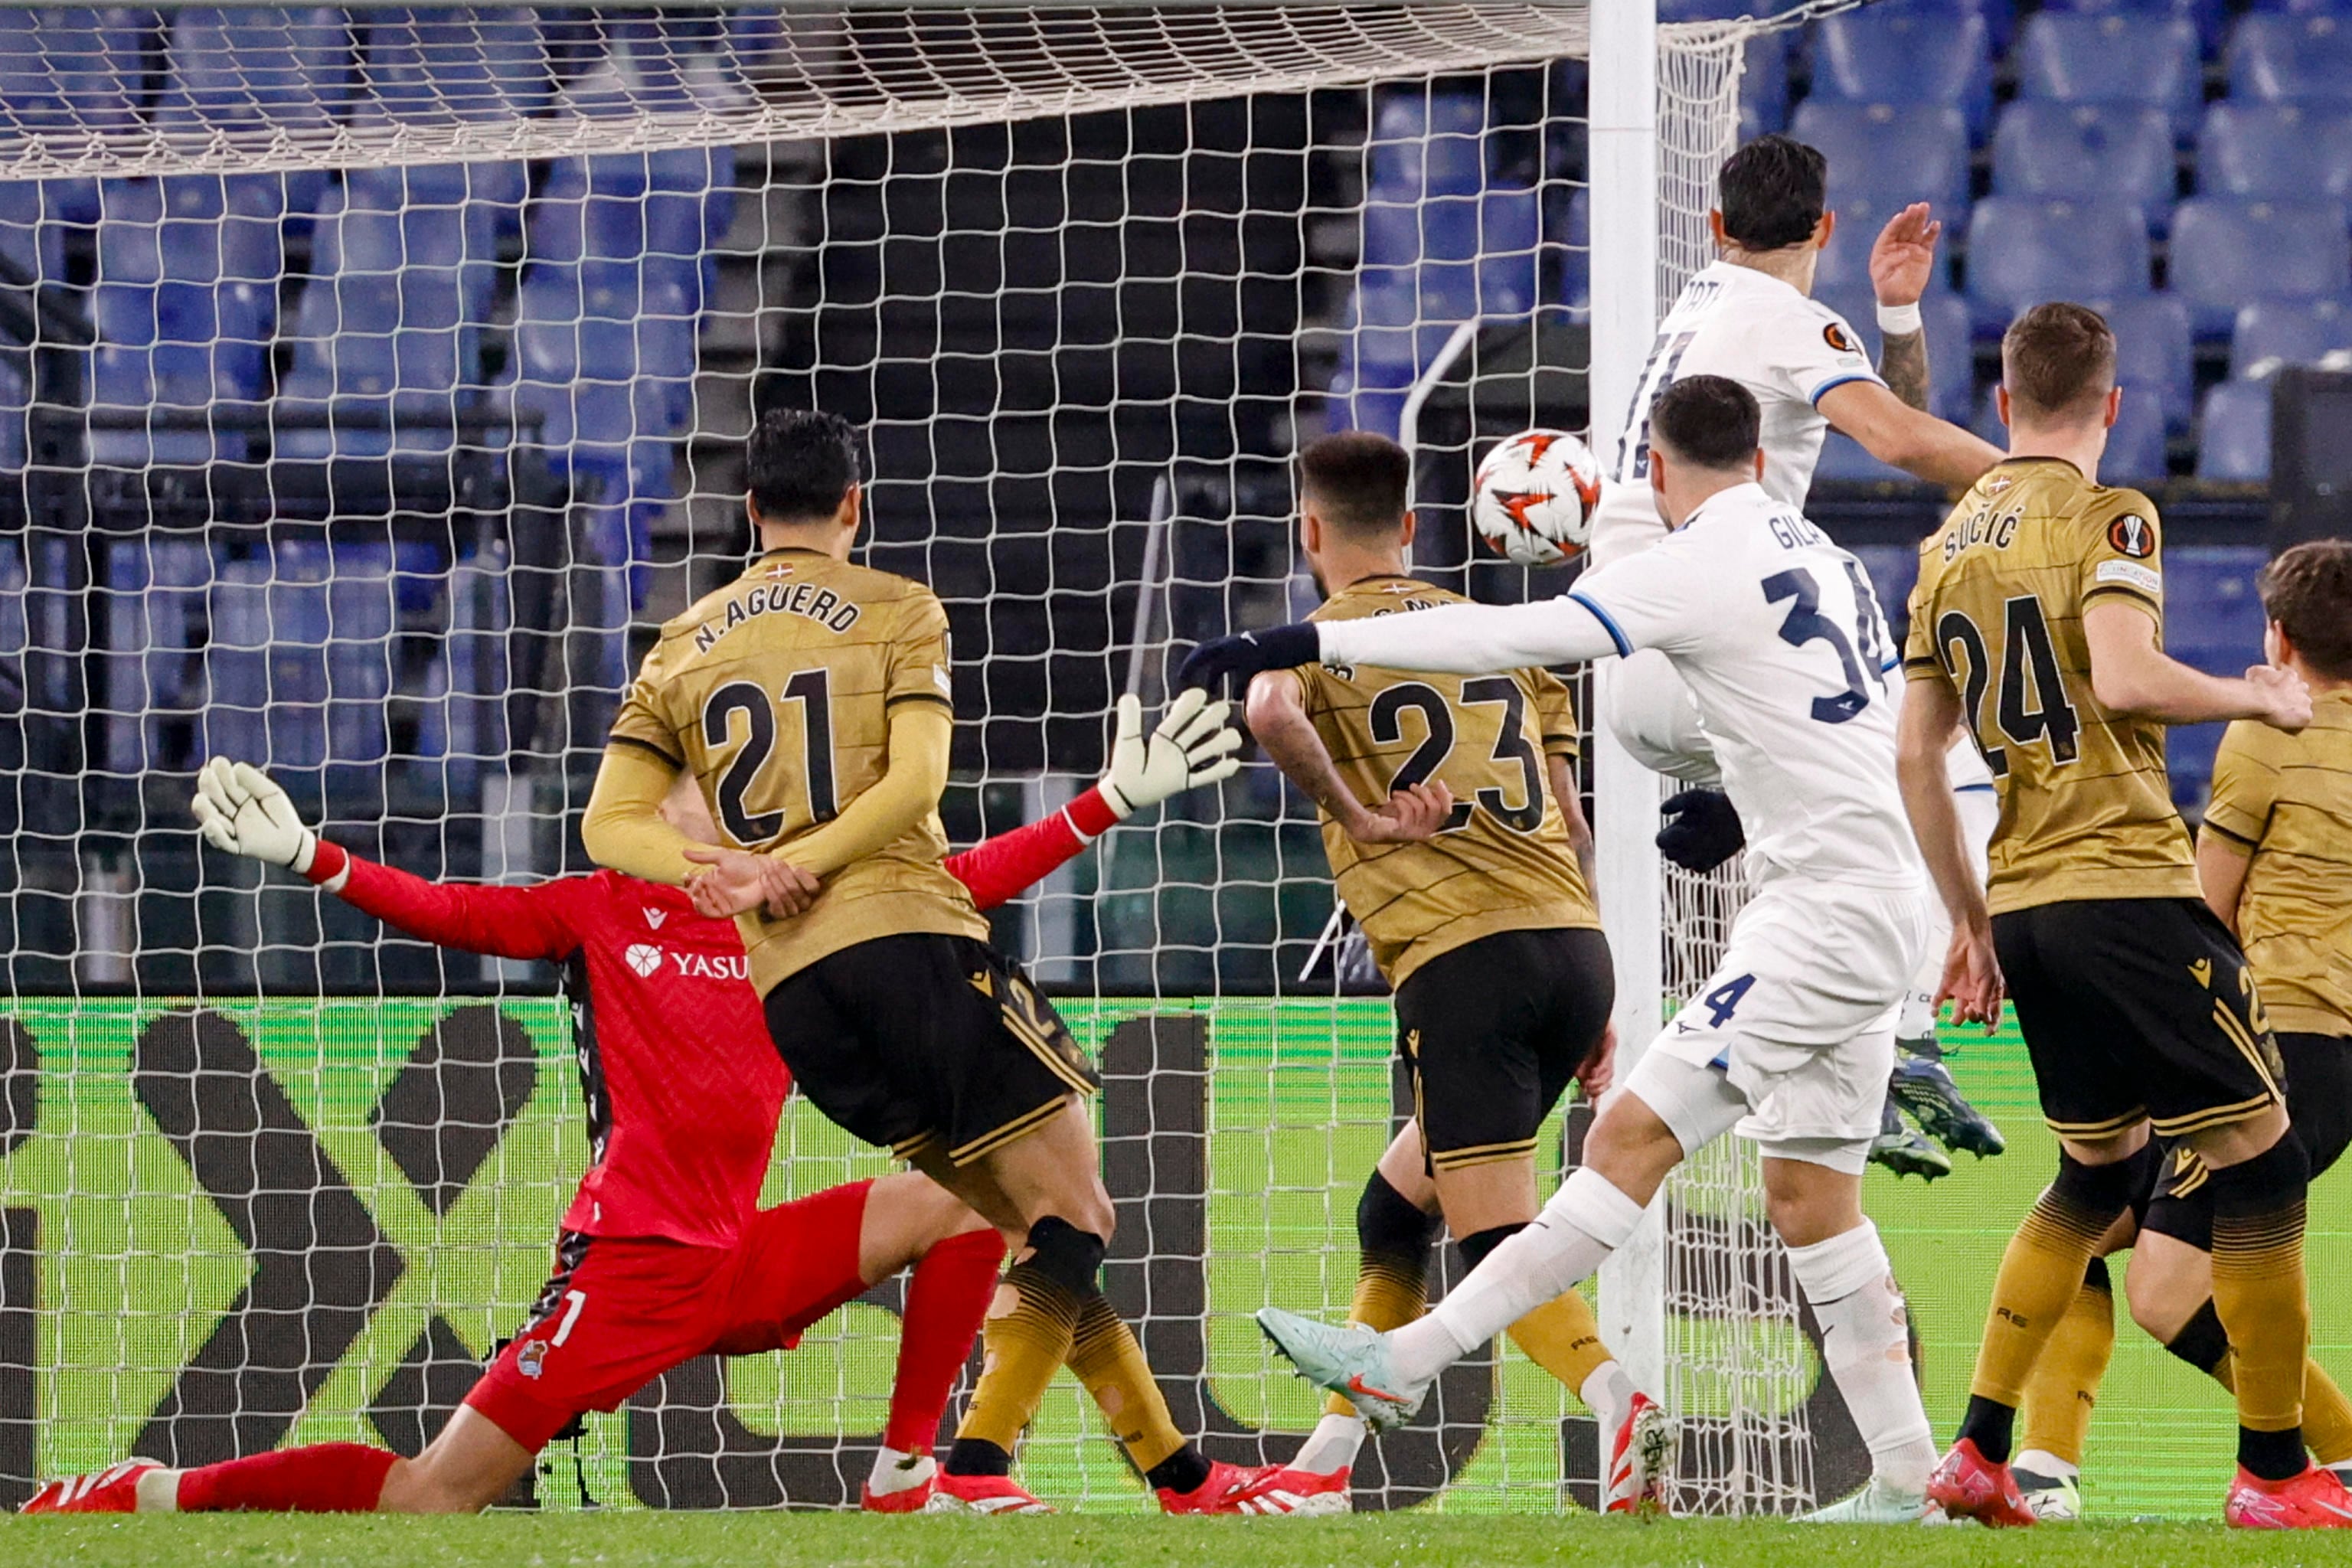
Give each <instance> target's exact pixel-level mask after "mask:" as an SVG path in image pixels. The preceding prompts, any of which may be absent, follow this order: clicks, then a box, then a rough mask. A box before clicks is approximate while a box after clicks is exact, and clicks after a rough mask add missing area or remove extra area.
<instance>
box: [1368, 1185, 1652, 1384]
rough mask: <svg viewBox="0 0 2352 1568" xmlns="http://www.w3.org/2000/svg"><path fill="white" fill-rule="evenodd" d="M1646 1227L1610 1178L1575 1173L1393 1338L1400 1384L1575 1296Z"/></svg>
mask: <svg viewBox="0 0 2352 1568" xmlns="http://www.w3.org/2000/svg"><path fill="white" fill-rule="evenodd" d="M1641 1221H1642V1205H1640V1204H1637V1203H1635V1202H1634V1201H1633V1199H1632V1198H1629V1197H1627V1196H1626V1195H1625V1194H1623V1193H1622V1192H1619V1191H1618V1190H1617V1188H1616V1187H1615V1186H1614V1185H1613V1184H1611V1182H1610V1180H1609V1178H1608V1177H1606V1176H1604V1175H1602V1174H1601V1173H1600V1172H1598V1171H1595V1170H1592V1169H1591V1168H1589V1167H1588V1168H1585V1169H1581V1170H1579V1171H1576V1172H1574V1173H1571V1174H1570V1176H1569V1178H1568V1180H1567V1181H1565V1182H1563V1183H1561V1184H1560V1188H1559V1191H1558V1192H1556V1193H1554V1194H1552V1195H1551V1201H1550V1202H1549V1203H1547V1204H1546V1205H1544V1206H1543V1212H1542V1213H1541V1214H1539V1215H1537V1216H1536V1218H1535V1222H1534V1223H1533V1224H1532V1225H1529V1226H1528V1227H1527V1229H1525V1230H1523V1231H1521V1232H1519V1233H1518V1234H1517V1236H1514V1237H1509V1238H1508V1239H1507V1240H1506V1241H1505V1242H1504V1243H1503V1244H1502V1245H1501V1246H1500V1247H1496V1248H1495V1250H1494V1251H1493V1252H1490V1253H1488V1254H1487V1255H1486V1261H1485V1262H1484V1263H1481V1264H1480V1265H1478V1267H1477V1268H1473V1269H1472V1270H1471V1271H1470V1274H1469V1278H1467V1279H1464V1280H1463V1281H1462V1283H1460V1284H1459V1285H1456V1286H1455V1287H1454V1289H1453V1290H1452V1291H1451V1292H1450V1293H1448V1294H1447V1296H1446V1298H1445V1300H1443V1301H1440V1302H1439V1303H1438V1304H1437V1305H1436V1306H1435V1307H1433V1308H1432V1309H1431V1310H1430V1313H1429V1315H1428V1316H1427V1317H1425V1318H1423V1319H1421V1320H1420V1321H1417V1322H1412V1323H1408V1324H1406V1325H1405V1326H1404V1327H1403V1328H1402V1329H1399V1330H1397V1331H1396V1332H1395V1333H1393V1334H1391V1335H1390V1336H1389V1349H1390V1352H1391V1354H1392V1355H1393V1356H1394V1357H1395V1358H1396V1373H1397V1376H1398V1377H1399V1378H1401V1379H1402V1380H1403V1381H1404V1382H1405V1383H1406V1384H1409V1385H1410V1384H1423V1383H1427V1382H1429V1381H1431V1380H1432V1379H1433V1378H1434V1377H1436V1376H1437V1374H1438V1373H1441V1372H1444V1370H1445V1369H1446V1368H1447V1367H1449V1366H1452V1365H1453V1364H1454V1363H1455V1362H1457V1361H1460V1360H1461V1359H1462V1358H1463V1357H1464V1356H1465V1355H1468V1354H1469V1353H1470V1352H1472V1351H1475V1350H1476V1349H1477V1348H1478V1347H1479V1346H1480V1345H1483V1344H1485V1343H1486V1342H1487V1341H1488V1340H1491V1339H1493V1338H1494V1337H1495V1336H1496V1334H1499V1333H1501V1332H1502V1331H1504V1330H1505V1329H1507V1328H1509V1327H1510V1326H1511V1325H1512V1324H1513V1323H1516V1322H1517V1321H1519V1320H1520V1319H1521V1318H1524V1317H1526V1316H1527V1315H1528V1313H1529V1312H1532V1311H1534V1310H1536V1309H1537V1308H1538V1307H1540V1306H1542V1305H1543V1304H1544V1303H1545V1302H1547V1301H1551V1300H1557V1299H1558V1298H1559V1297H1560V1296H1563V1295H1565V1294H1567V1293H1568V1292H1569V1291H1570V1290H1572V1289H1575V1288H1576V1287H1577V1286H1578V1285H1579V1284H1580V1283H1581V1282H1582V1281H1583V1280H1584V1279H1587V1278H1589V1277H1590V1276H1591V1274H1592V1272H1593V1271H1594V1270H1595V1269H1597V1268H1600V1267H1601V1260H1602V1259H1603V1258H1607V1257H1608V1256H1609V1255H1610V1254H1611V1253H1612V1252H1614V1251H1616V1250H1617V1248H1619V1247H1622V1246H1623V1245H1624V1244H1625V1239H1626V1238H1627V1237H1630V1236H1632V1235H1633V1227H1634V1226H1637V1225H1639V1224H1640V1223H1641Z"/></svg>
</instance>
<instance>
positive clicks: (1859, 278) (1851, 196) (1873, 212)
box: [1813, 165, 1969, 291]
mask: <svg viewBox="0 0 2352 1568" xmlns="http://www.w3.org/2000/svg"><path fill="white" fill-rule="evenodd" d="M1898 178H1899V176H1898ZM1918 199H1919V193H1918V192H1917V191H1916V189H1913V188H1912V187H1909V186H1906V185H1903V184H1892V185H1879V184H1841V183H1840V182H1839V180H1838V178H1837V174H1836V169H1835V166H1834V165H1832V170H1831V174H1830V210H1831V211H1832V212H1834V213H1836V214H1837V228H1836V230H1835V231H1834V232H1832V234H1831V236H1830V242H1829V245H1828V246H1827V247H1825V248H1824V249H1823V250H1822V258H1821V261H1820V263H1819V265H1818V267H1817V268H1816V269H1815V271H1814V273H1813V286H1814V287H1815V288H1817V289H1827V290H1832V291H1843V290H1847V289H1862V288H1865V287H1867V286H1868V285H1869V282H1870V247H1871V246H1872V245H1874V244H1875V243H1876V242H1877V239H1878V231H1879V230H1880V229H1882V228H1885V226H1886V220H1887V219H1888V218H1890V217H1893V216H1895V214H1896V213H1898V212H1901V211H1902V210H1903V209H1904V208H1905V207H1906V206H1909V205H1911V204H1912V203H1913V202H1916V201H1917V200H1918ZM1936 216H1937V217H1939V218H1941V219H1942V220H1943V223H1944V230H1945V233H1944V241H1943V246H1942V248H1941V249H1940V250H1939V251H1938V252H1937V257H1938V260H1937V265H1936V268H1935V271H1934V272H1933V274H1931V276H1930V279H1929V281H1928V285H1927V286H1928V288H1929V289H1936V290H1939V291H1940V290H1943V289H1949V288H1950V287H1951V275H1950V273H1949V271H1948V267H1949V264H1950V258H1951V256H1952V252H1953V249H1954V247H1955V242H1956V241H1958V239H1959V237H1961V236H1962V235H1964V234H1965V233H1967V231H1968V226H1969V211H1968V209H1967V208H1966V207H1960V208H1958V209H1954V208H1951V207H1946V206H1940V205H1939V206H1938V207H1937V213H1936Z"/></svg>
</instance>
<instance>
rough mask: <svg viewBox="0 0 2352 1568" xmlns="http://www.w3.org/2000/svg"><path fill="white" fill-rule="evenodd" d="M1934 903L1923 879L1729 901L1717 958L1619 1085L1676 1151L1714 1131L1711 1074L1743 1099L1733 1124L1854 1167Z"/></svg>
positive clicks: (1794, 889) (1723, 1102) (1801, 1153)
mask: <svg viewBox="0 0 2352 1568" xmlns="http://www.w3.org/2000/svg"><path fill="white" fill-rule="evenodd" d="M1933 903H1934V897H1933V895H1932V894H1930V893H1929V892H1928V891H1927V889H1924V888H1923V889H1911V890H1893V889H1879V888H1850V887H1841V886H1837V885H1834V884H1827V883H1821V882H1793V881H1788V880H1781V881H1778V882H1775V883H1772V884H1770V885H1769V886H1768V887H1766V888H1765V889H1763V890H1762V891H1760V892H1759V893H1758V894H1757V895H1756V897H1755V898H1754V899H1752V900H1749V902H1748V907H1747V908H1746V909H1745V910H1741V911H1740V914H1739V918H1738V920H1737V921H1734V922H1733V923H1732V927H1731V941H1730V942H1729V944H1728V946H1727V948H1726V950H1725V952H1724V957H1723V963H1721V964H1720V965H1719V966H1718V967H1717V970H1716V972H1715V973H1713V974H1711V975H1709V976H1707V979H1706V984H1704V985H1702V986H1701V987H1700V989H1699V992H1698V994H1697V995H1696V996H1695V997H1694V998H1693V999H1692V1000H1691V1003H1690V1005H1688V1006H1686V1007H1685V1008H1684V1009H1683V1010H1682V1011H1681V1012H1680V1013H1679V1014H1677V1015H1675V1021H1674V1022H1673V1023H1672V1024H1670V1025H1668V1026H1666V1028H1665V1030H1664V1033H1662V1034H1661V1035H1660V1036H1659V1037H1658V1038H1657V1039H1656V1040H1655V1041H1654V1043H1653V1044H1652V1045H1651V1047H1650V1048H1649V1050H1648V1051H1647V1052H1645V1053H1644V1054H1643V1058H1642V1061H1641V1062H1640V1063H1639V1064H1637V1065H1636V1067H1635V1068H1634V1069H1633V1075H1632V1077H1631V1079H1629V1081H1628V1083H1627V1086H1626V1087H1627V1088H1628V1089H1631V1090H1633V1093H1634V1094H1636V1095H1637V1096H1638V1097H1639V1098H1640V1099H1641V1100H1642V1102H1643V1104H1645V1105H1647V1106H1648V1107H1649V1108H1650V1109H1651V1110H1654V1111H1655V1112H1656V1113H1657V1114H1658V1116H1659V1118H1660V1119H1661V1120H1663V1121H1664V1122H1665V1123H1666V1125H1667V1126H1668V1127H1670V1128H1672V1129H1673V1130H1674V1132H1675V1136H1676V1137H1677V1138H1678V1139H1680V1140H1681V1141H1682V1143H1683V1147H1684V1149H1685V1151H1689V1150H1694V1149H1696V1148H1697V1147H1699V1146H1700V1145H1702V1144H1704V1143H1706V1142H1709V1141H1711V1140H1712V1139H1713V1138H1714V1137H1716V1136H1717V1135H1719V1134H1720V1133H1721V1132H1722V1131H1725V1128H1726V1126H1727V1115H1728V1112H1727V1107H1728V1106H1729V1104H1730V1097H1729V1096H1726V1095H1724V1094H1723V1093H1722V1092H1721V1090H1720V1089H1719V1088H1717V1087H1714V1086H1715V1085H1721V1086H1727V1087H1728V1088H1729V1089H1731V1090H1733V1091H1734V1092H1735V1093H1736V1095H1737V1099H1738V1103H1739V1104H1740V1105H1743V1106H1744V1107H1745V1108H1746V1113H1745V1114H1744V1115H1741V1116H1739V1117H1738V1120H1737V1123H1736V1125H1732V1126H1731V1128H1730V1130H1731V1131H1736V1132H1738V1134H1739V1135H1740V1136H1741V1137H1743V1138H1748V1139H1752V1140H1753V1141H1755V1142H1758V1143H1759V1144H1761V1145H1763V1147H1764V1152H1766V1153H1768V1154H1778V1155H1780V1156H1781V1157H1784V1158H1790V1159H1803V1160H1809V1161H1811V1162H1812V1163H1817V1164H1826V1165H1832V1166H1833V1167H1835V1168H1837V1169H1841V1170H1845V1169H1849V1168H1850V1169H1851V1170H1852V1171H1853V1172H1854V1173H1860V1171H1861V1170H1862V1166H1863V1163H1864V1159H1865V1158H1866V1157H1867V1155H1868V1153H1869V1149H1870V1141H1871V1140H1872V1139H1873V1138H1874V1137H1875V1136H1877V1133H1878V1128H1879V1115H1880V1111H1881V1110H1882V1108H1883V1107H1884V1106H1885V1101H1886V1080H1887V1077H1888V1075H1889V1074H1890V1073H1891V1072H1892V1071H1893V1070H1894V1066H1895V1033H1894V1030H1895V1015H1896V1012H1897V1009H1898V1008H1899V1007H1900V1006H1901V1005H1902V1002H1903V997H1904V994H1905V992H1906V990H1907V988H1908V987H1909V984H1910V981H1911V976H1912V973H1913V972H1914V971H1915V970H1916V968H1917V966H1918V962H1919V955H1920V953H1921V952H1923V951H1924V950H1925V949H1926V946H1927V933H1928V926H1929V923H1930V910H1931V907H1932V905H1933ZM1653 1060H1655V1061H1656V1063H1657V1066H1656V1067H1655V1068H1652V1066H1651V1063H1652V1062H1653ZM1690 1068H1705V1069H1707V1070H1706V1073H1705V1074H1704V1075H1700V1074H1694V1073H1692V1072H1691V1071H1690V1070H1689V1069H1690ZM1709 1080H1712V1083H1710V1081H1709ZM1661 1101H1664V1103H1661Z"/></svg>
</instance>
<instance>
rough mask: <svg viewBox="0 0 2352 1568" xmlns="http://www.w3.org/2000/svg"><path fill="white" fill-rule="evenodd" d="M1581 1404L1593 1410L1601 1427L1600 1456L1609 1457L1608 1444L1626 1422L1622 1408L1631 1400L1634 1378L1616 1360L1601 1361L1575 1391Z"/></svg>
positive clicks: (1593, 1416)
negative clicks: (1626, 1373)
mask: <svg viewBox="0 0 2352 1568" xmlns="http://www.w3.org/2000/svg"><path fill="white" fill-rule="evenodd" d="M1576 1396H1577V1397H1578V1398H1579V1399H1581V1400H1583V1401H1584V1407H1585V1408H1586V1409H1587V1410H1590V1411H1591V1412H1592V1419H1593V1421H1594V1422H1595V1423H1596V1424H1597V1425H1598V1426H1599V1427H1600V1429H1601V1458H1604V1459H1605V1458H1608V1457H1609V1445H1610V1444H1611V1443H1612V1442H1613V1441H1615V1440H1616V1436H1617V1428H1618V1427H1620V1426H1623V1425H1624V1424H1625V1412H1626V1411H1627V1410H1628V1409H1629V1408H1631V1407H1632V1405H1633V1379H1632V1378H1630V1377H1628V1376H1626V1375H1625V1369H1624V1367H1623V1366H1622V1365H1621V1364H1619V1363H1616V1362H1613V1361H1609V1362H1603V1363H1601V1364H1600V1365H1599V1366H1596V1367H1594V1368H1593V1369H1592V1375H1591V1376H1590V1377H1588V1378H1586V1379H1585V1380H1584V1386H1583V1387H1581V1388H1580V1389H1578V1390H1577V1391H1576Z"/></svg>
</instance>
